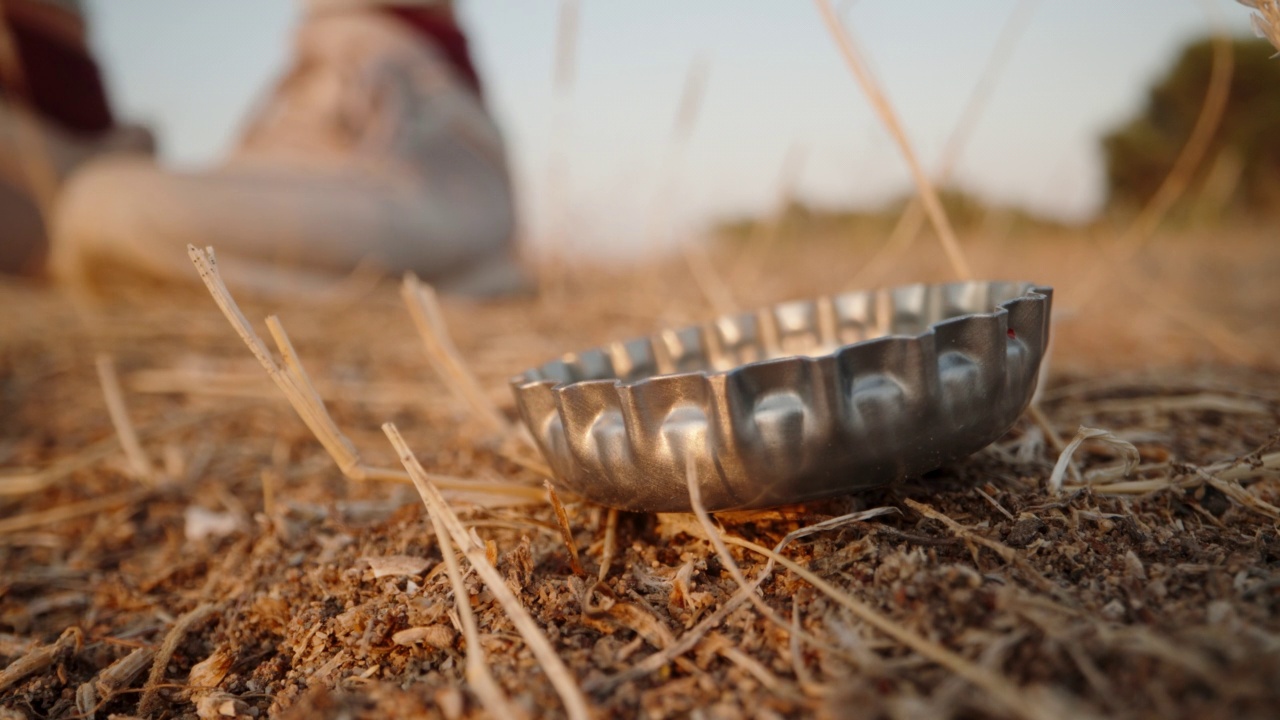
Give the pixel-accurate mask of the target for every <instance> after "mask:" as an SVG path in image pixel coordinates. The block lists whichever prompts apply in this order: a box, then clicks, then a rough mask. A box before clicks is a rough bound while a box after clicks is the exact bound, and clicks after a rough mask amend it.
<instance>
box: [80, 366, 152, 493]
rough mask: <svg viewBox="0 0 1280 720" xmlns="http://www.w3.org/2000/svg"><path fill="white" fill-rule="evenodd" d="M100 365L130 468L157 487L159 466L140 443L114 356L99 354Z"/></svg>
mask: <svg viewBox="0 0 1280 720" xmlns="http://www.w3.org/2000/svg"><path fill="white" fill-rule="evenodd" d="M95 364H96V365H97V368H98V382H99V383H100V384H101V385H102V397H103V399H105V400H106V403H107V413H108V414H109V415H110V416H111V424H112V426H114V427H115V429H116V436H117V437H119V438H120V447H122V448H124V455H125V458H127V459H128V461H129V470H130V472H131V473H132V474H133V476H134V478H135V479H137V480H141V481H142V482H144V483H146V484H147V485H150V486H152V487H155V485H156V481H157V477H156V471H155V468H153V467H152V466H151V461H150V460H148V459H147V454H146V453H145V452H143V450H142V443H140V442H138V432H137V431H136V430H134V428H133V422H132V421H131V420H130V419H129V410H128V408H126V407H125V404H124V393H123V392H122V391H121V390H120V378H119V377H118V376H117V375H116V364H115V362H113V361H112V360H111V356H110V355H106V354H102V355H98V358H97V361H96V363H95Z"/></svg>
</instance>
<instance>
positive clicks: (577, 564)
mask: <svg viewBox="0 0 1280 720" xmlns="http://www.w3.org/2000/svg"><path fill="white" fill-rule="evenodd" d="M542 486H543V487H545V488H546V489H547V501H548V502H550V503H551V507H552V508H554V509H555V512H556V525H557V526H558V527H559V528H560V538H561V539H562V540H564V546H565V547H566V548H568V549H569V568H570V569H571V570H573V574H574V575H577V576H578V577H586V575H587V572H586V571H585V570H583V569H582V560H581V559H580V558H579V557H578V546H577V545H575V544H574V542H573V529H572V528H570V527H569V514H568V513H566V512H565V511H564V503H562V502H560V496H559V495H557V494H556V489H555V488H554V487H553V486H552V485H551V481H550V480H543V481H542Z"/></svg>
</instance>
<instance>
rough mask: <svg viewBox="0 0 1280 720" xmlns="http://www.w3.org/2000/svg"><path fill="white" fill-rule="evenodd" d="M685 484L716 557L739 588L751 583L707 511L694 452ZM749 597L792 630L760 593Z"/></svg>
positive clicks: (687, 465) (778, 623) (786, 629)
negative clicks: (703, 502)
mask: <svg viewBox="0 0 1280 720" xmlns="http://www.w3.org/2000/svg"><path fill="white" fill-rule="evenodd" d="M685 484H686V485H687V486H688V488H689V504H690V505H691V506H692V508H693V514H694V516H695V517H696V518H697V519H698V523H699V524H700V525H702V531H703V532H704V533H706V535H707V539H708V540H710V541H711V546H712V547H713V548H715V551H716V557H718V558H720V563H721V564H722V565H723V566H724V567H725V568H726V569H728V571H729V574H730V575H731V576H733V580H734V582H736V583H738V587H739V588H745V587H747V586H748V584H749V583H747V576H746V575H744V574H743V572H742V568H740V567H738V563H737V561H736V560H734V559H733V555H731V554H730V553H729V548H728V547H726V546H725V544H724V538H723V537H722V536H721V533H720V531H719V530H717V529H716V526H715V523H713V522H711V516H710V515H709V514H708V513H707V508H706V506H704V505H703V504H702V487H701V486H700V485H699V483H698V463H697V456H696V455H694V454H693V453H690V454H689V457H688V458H687V460H686V463H685ZM747 599H748V600H750V601H751V604H752V605H753V606H755V608H756V610H757V611H758V612H759V613H760V614H761V615H763V616H764V617H765V618H766V619H767V620H769V622H772V623H773V624H774V625H776V626H778V628H779V629H781V630H782V631H783V632H787V633H790V632H791V630H792V627H791V623H789V622H787V620H786V619H785V618H783V617H782V616H781V615H779V614H778V613H777V612H776V611H775V610H774V609H773V608H771V607H769V606H768V605H767V604H766V603H765V601H764V600H763V599H762V598H761V597H760V596H759V595H756V594H755V593H754V592H753V593H751V594H749V595H747ZM805 636H806V638H807V639H809V640H810V641H811V642H814V643H818V644H820V643H821V640H819V639H818V638H814V637H812V636H810V635H809V634H808V633H805Z"/></svg>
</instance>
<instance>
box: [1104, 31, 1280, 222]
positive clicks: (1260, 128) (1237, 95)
mask: <svg viewBox="0 0 1280 720" xmlns="http://www.w3.org/2000/svg"><path fill="white" fill-rule="evenodd" d="M1234 50H1235V53H1234V55H1235V72H1234V73H1233V75H1232V79H1231V94H1230V98H1229V100H1228V102H1227V106H1226V109H1225V112H1224V115H1223V118H1222V124H1221V126H1220V127H1219V129H1218V132H1217V134H1216V136H1215V138H1214V141H1213V144H1212V145H1211V147H1210V150H1209V152H1208V153H1207V155H1206V156H1205V159H1204V161H1203V162H1202V163H1201V167H1200V169H1199V175H1198V177H1197V179H1196V184H1195V185H1193V186H1192V193H1191V198H1190V199H1191V200H1192V202H1191V203H1188V205H1187V206H1188V207H1190V206H1194V205H1196V204H1197V202H1196V201H1197V199H1198V200H1199V201H1200V203H1199V204H1203V203H1204V202H1206V201H1207V202H1212V203H1213V204H1214V205H1217V206H1219V207H1218V208H1217V210H1218V211H1231V212H1235V213H1246V214H1251V215H1261V214H1274V213H1276V212H1277V208H1280V60H1272V59H1271V56H1272V55H1273V54H1274V53H1275V48H1273V47H1271V45H1270V44H1269V43H1267V42H1266V41H1265V40H1258V39H1253V38H1250V39H1237V40H1235V41H1234ZM1212 66H1213V43H1212V41H1211V40H1210V39H1204V40H1198V41H1196V42H1193V43H1191V44H1190V45H1188V46H1187V47H1186V48H1184V49H1183V51H1182V54H1181V55H1180V56H1179V57H1178V59H1177V61H1176V62H1175V63H1174V65H1173V67H1172V68H1171V69H1170V70H1169V72H1168V74H1167V75H1165V77H1163V78H1161V79H1160V80H1159V81H1158V82H1157V83H1156V84H1155V86H1154V87H1152V88H1151V90H1150V94H1149V98H1148V100H1147V104H1146V107H1145V108H1144V109H1143V111H1142V112H1141V114H1139V116H1138V117H1135V118H1133V119H1132V120H1130V121H1129V122H1127V123H1126V124H1125V125H1123V126H1122V127H1120V128H1118V129H1116V130H1114V131H1112V132H1111V133H1109V134H1108V135H1106V136H1105V137H1104V138H1103V141H1102V145H1103V150H1104V152H1105V154H1106V162H1107V183H1108V202H1109V205H1110V206H1111V208H1112V209H1121V210H1123V209H1126V208H1127V209H1132V208H1135V207H1138V206H1140V205H1141V204H1143V203H1145V202H1146V201H1147V200H1148V199H1150V198H1151V196H1152V195H1154V194H1155V192H1156V189H1157V188H1159V186H1160V183H1161V182H1163V181H1164V179H1165V177H1166V176H1167V175H1168V174H1169V171H1170V169H1171V168H1172V167H1173V163H1174V161H1175V159H1176V158H1177V156H1178V153H1179V152H1180V151H1181V150H1182V148H1183V146H1184V145H1185V144H1186V142H1187V139H1188V138H1189V137H1190V135H1191V130H1192V128H1193V127H1194V126H1195V123H1196V118H1197V117H1198V116H1199V114H1200V111H1201V107H1202V105H1203V103H1204V99H1205V93H1206V91H1207V89H1208V86H1209V76H1210V73H1211V72H1212Z"/></svg>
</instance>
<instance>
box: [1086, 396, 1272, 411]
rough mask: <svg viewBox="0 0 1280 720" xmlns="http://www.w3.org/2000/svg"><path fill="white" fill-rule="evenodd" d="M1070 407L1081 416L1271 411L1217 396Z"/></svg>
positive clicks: (1127, 400) (1245, 400)
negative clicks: (1079, 412)
mask: <svg viewBox="0 0 1280 720" xmlns="http://www.w3.org/2000/svg"><path fill="white" fill-rule="evenodd" d="M1074 407H1076V408H1078V409H1079V410H1080V411H1081V412H1088V413H1090V414H1095V413H1124V412H1145V413H1170V412H1199V411H1210V412H1218V413H1233V414H1239V415H1263V416H1266V415H1270V414H1271V408H1270V406H1268V405H1267V403H1265V402H1262V401H1261V400H1252V399H1250V398H1241V397H1231V396H1229V395H1220V394H1218V393H1207V392H1202V393H1196V394H1194V395H1170V396H1165V397H1141V398H1122V399H1119V400H1094V401H1092V402H1086V403H1078V404H1075V405H1074Z"/></svg>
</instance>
